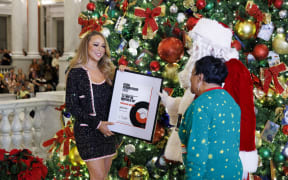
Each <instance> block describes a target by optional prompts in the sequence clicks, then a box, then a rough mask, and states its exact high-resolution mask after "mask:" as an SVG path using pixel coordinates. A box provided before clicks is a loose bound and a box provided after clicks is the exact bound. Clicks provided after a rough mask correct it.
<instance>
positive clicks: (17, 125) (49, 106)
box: [0, 91, 65, 158]
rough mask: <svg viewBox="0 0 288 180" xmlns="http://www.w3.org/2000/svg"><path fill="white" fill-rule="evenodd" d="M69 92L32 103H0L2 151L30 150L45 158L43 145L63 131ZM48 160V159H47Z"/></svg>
mask: <svg viewBox="0 0 288 180" xmlns="http://www.w3.org/2000/svg"><path fill="white" fill-rule="evenodd" d="M64 97H65V92H64V91H56V92H43V93H39V94H36V97H34V98H30V99H19V100H6V101H0V148H2V149H6V150H7V151H9V150H11V149H14V148H20V149H22V148H28V149H30V150H31V151H32V152H33V153H34V154H36V155H38V156H40V157H41V156H45V154H46V152H47V148H44V147H43V146H42V143H43V142H44V141H46V140H47V139H50V138H52V137H53V136H54V135H55V133H56V132H57V131H58V130H59V129H61V127H62V125H61V121H60V115H61V112H60V111H57V110H55V107H59V106H61V105H62V104H63V103H64ZM44 158H45V157H44Z"/></svg>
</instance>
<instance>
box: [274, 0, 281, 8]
mask: <svg viewBox="0 0 288 180" xmlns="http://www.w3.org/2000/svg"><path fill="white" fill-rule="evenodd" d="M273 4H274V6H275V7H276V8H277V9H281V7H282V5H283V0H275V1H274V2H273Z"/></svg>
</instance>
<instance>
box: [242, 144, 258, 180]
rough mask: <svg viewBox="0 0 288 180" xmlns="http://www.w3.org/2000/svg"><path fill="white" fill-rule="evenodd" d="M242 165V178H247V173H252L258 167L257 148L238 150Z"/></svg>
mask: <svg viewBox="0 0 288 180" xmlns="http://www.w3.org/2000/svg"><path fill="white" fill-rule="evenodd" d="M239 156H240V159H241V162H242V166H243V177H242V179H247V175H248V173H254V172H256V171H257V168H258V153H257V150H254V151H240V153H239Z"/></svg>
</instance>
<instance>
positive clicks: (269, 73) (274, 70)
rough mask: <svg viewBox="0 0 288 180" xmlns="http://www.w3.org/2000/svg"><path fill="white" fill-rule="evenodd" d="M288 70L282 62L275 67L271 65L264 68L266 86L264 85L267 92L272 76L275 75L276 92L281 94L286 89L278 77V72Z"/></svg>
mask: <svg viewBox="0 0 288 180" xmlns="http://www.w3.org/2000/svg"><path fill="white" fill-rule="evenodd" d="M285 70H286V66H285V65H284V64H283V63H281V64H279V65H277V66H273V67H270V68H266V69H265V70H264V78H265V81H264V86H263V91H264V92H265V93H267V92H268V89H269V85H270V83H271V81H272V77H273V81H274V85H275V91H276V93H279V94H281V93H282V92H283V91H284V89H283V87H282V86H281V85H280V83H279V81H278V79H277V77H278V74H279V73H280V72H282V71H285Z"/></svg>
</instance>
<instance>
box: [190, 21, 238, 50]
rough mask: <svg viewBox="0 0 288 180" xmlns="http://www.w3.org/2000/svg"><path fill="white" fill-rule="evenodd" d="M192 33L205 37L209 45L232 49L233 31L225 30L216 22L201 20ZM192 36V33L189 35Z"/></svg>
mask: <svg viewBox="0 0 288 180" xmlns="http://www.w3.org/2000/svg"><path fill="white" fill-rule="evenodd" d="M192 33H195V34H198V35H200V36H202V37H204V38H205V40H206V41H207V43H210V44H213V45H217V46H220V47H223V48H231V42H232V35H233V34H232V31H231V29H229V28H225V27H224V26H223V25H222V24H220V23H218V22H217V21H215V20H212V19H207V18H201V19H200V20H199V21H198V22H197V24H196V26H195V27H194V28H193V29H192ZM190 34H191V33H189V35H190ZM192 39H193V38H192Z"/></svg>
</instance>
